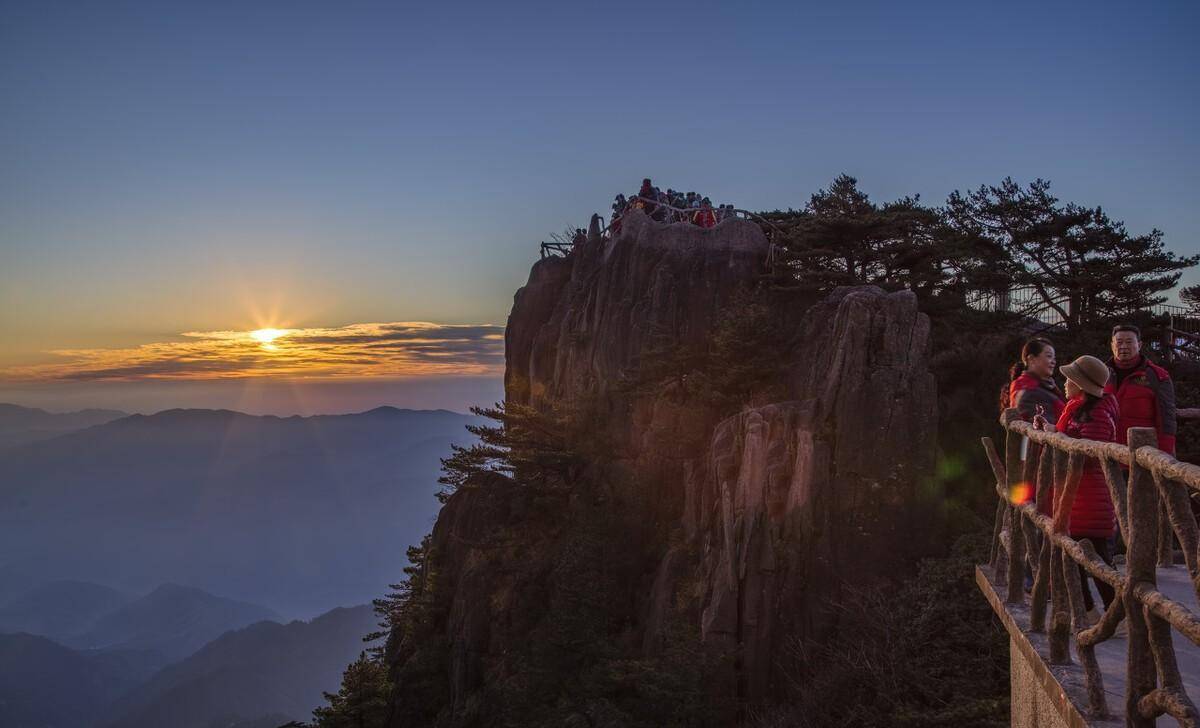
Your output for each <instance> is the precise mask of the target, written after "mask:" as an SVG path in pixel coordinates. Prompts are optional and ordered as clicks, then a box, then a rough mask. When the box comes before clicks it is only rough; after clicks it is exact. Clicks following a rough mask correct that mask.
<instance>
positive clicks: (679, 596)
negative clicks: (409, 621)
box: [389, 213, 937, 726]
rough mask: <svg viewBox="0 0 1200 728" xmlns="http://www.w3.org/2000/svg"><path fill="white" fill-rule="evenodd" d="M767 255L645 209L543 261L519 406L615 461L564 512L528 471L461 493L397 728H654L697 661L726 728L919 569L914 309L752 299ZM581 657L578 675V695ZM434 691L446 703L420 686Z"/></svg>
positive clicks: (405, 672)
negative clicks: (555, 727)
mask: <svg viewBox="0 0 1200 728" xmlns="http://www.w3.org/2000/svg"><path fill="white" fill-rule="evenodd" d="M769 253H770V250H769V244H768V242H767V240H766V239H765V237H764V236H763V234H762V232H761V231H760V229H759V228H758V227H757V226H756V225H754V224H752V223H750V222H747V221H744V220H729V221H726V222H723V223H721V224H720V225H718V226H717V227H715V228H712V229H702V228H699V227H696V226H692V225H687V224H673V225H664V224H660V223H656V222H653V221H651V220H649V219H648V218H646V217H644V216H642V215H641V214H640V213H633V214H631V215H629V216H627V217H626V219H625V221H624V224H623V225H622V228H621V231H620V234H618V235H616V236H613V237H611V238H606V237H602V236H600V235H599V234H598V231H597V230H596V226H595V225H594V226H593V229H592V230H591V231H590V232H589V235H588V238H587V240H586V242H584V243H582V244H581V245H579V246H577V247H576V249H575V250H574V252H572V253H571V254H570V255H569V256H566V257H564V258H545V259H543V260H540V261H538V262H537V263H536V264H535V265H534V266H533V269H532V271H531V272H530V277H529V281H528V283H527V284H526V286H525V287H523V288H522V289H521V290H520V291H518V292H517V294H516V297H515V300H514V305H513V309H512V313H511V315H510V317H509V322H508V328H507V331H506V356H507V367H506V372H505V385H506V397H507V402H508V403H509V404H510V405H511V404H517V405H528V406H530V407H532V408H534V409H536V410H546V411H550V410H554V411H568V412H576V413H579V412H586V417H587V420H586V422H585V423H584V424H585V425H586V426H585V428H584V431H586V432H588V433H589V437H588V439H591V440H594V441H595V442H602V443H604V447H603V455H602V456H597V455H596V450H595V449H592V450H590V451H589V452H590V453H591V455H590V458H591V460H592V461H593V462H591V463H590V467H589V468H588V470H587V475H586V477H585V478H581V481H583V480H586V481H588V485H587V486H586V487H585V486H584V485H583V484H582V482H581V484H580V485H579V487H578V488H572V489H569V490H570V494H569V495H567V496H565V497H560V496H556V497H549V496H546V495H545V494H540V493H538V492H536V491H534V490H532V489H530V488H523V487H522V486H521V482H520V474H519V473H518V474H517V478H515V479H509V478H505V477H501V476H495V477H491V476H488V477H481V478H480V479H479V480H480V481H481V482H480V483H478V484H476V487H471V488H466V489H461V490H459V491H458V492H456V493H455V494H454V495H452V496H451V497H450V499H449V500H448V502H447V503H446V506H445V507H444V508H443V510H442V513H441V515H440V517H439V518H438V522H437V524H436V526H435V529H434V533H433V537H432V548H431V552H430V553H431V556H430V561H431V564H430V566H429V568H430V569H431V570H434V571H436V573H437V584H438V596H437V597H436V599H437V600H440V602H441V604H442V607H443V608H442V609H441V610H440V611H435V612H434V613H433V614H434V616H433V617H432V618H431V619H432V628H431V632H430V634H435V635H436V639H437V640H438V641H439V644H440V645H441V647H440V648H439V649H441V652H440V653H438V655H439V656H438V657H437V658H436V659H428V655H429V652H430V649H432V648H430V646H429V645H428V644H418V642H419V640H416V639H415V638H414V637H413V636H412V635H411V634H410V635H407V636H405V637H404V639H396V640H393V642H395V643H396V644H397V645H399V646H398V647H395V648H394V649H392V650H391V651H390V655H389V657H390V659H391V661H392V664H393V677H394V678H395V679H397V682H398V687H397V690H396V694H395V696H394V699H393V703H394V704H393V721H392V722H393V725H397V726H400V725H422V724H428V723H436V724H439V725H455V726H466V725H483V724H484V723H485V722H486V721H485V719H484V718H483V716H484V715H485V714H486V713H487V712H488V711H492V710H495V709H496V706H497V705H500V704H502V703H503V704H504V705H505V710H506V711H509V712H508V713H506V714H507V715H509V716H510V718H509V719H511V716H513V715H517V714H518V713H520V715H521V716H523V718H522V720H527V721H528V723H529V724H536V723H537V722H538V721H542V722H546V723H547V724H549V723H553V722H555V721H557V722H558V724H562V723H564V722H565V723H567V724H572V723H573V722H575V721H578V724H579V725H633V724H646V725H651V724H656V721H657V722H658V723H661V722H662V721H663V719H662V718H661V716H655V715H651V714H650V713H653V711H654V710H658V709H661V706H662V703H663V702H664V701H666V702H669V699H666V698H662V697H660V698H659V699H657V700H655V699H650V698H646V699H639V698H638V697H637V696H638V695H639V694H642V697H643V698H645V695H644V693H645V692H646V690H648V688H647V687H646V686H647V685H654V684H657V683H656V682H655V681H656V680H658V681H661V680H667V681H668V682H669V681H670V680H673V679H674V678H675V677H677V675H676V673H687V672H688V671H689V669H690V667H689V665H690V664H691V662H693V661H697V660H698V661H700V662H703V663H704V664H706V665H710V666H712V669H711V670H705V671H702V672H703V674H697V675H694V676H692V677H694V678H695V681H696V682H694V683H689V684H691V685H700V686H701V687H700V694H702V695H705V696H708V697H712V696H719V697H721V698H722V699H724V698H728V700H727V701H725V702H723V703H722V706H721V709H722V710H725V711H727V712H725V713H720V712H719V711H718V712H716V713H710V714H709V715H710V716H712V717H711V720H712V721H714V723H715V724H721V723H722V721H727V720H729V719H730V717H731V716H736V715H739V714H741V713H742V711H743V710H744V708H745V706H747V705H751V704H754V703H759V702H762V701H766V700H770V699H771V698H772V697H774V696H775V695H777V694H778V689H779V687H780V683H781V682H782V680H783V679H784V676H783V674H782V670H783V668H782V666H783V665H784V663H785V662H786V660H785V659H784V658H785V653H786V651H787V650H788V646H789V645H791V644H795V641H796V640H802V639H810V638H815V639H819V638H820V637H821V635H822V634H823V633H825V632H827V631H828V630H830V629H832V628H834V627H835V625H836V613H835V611H834V610H832V609H831V605H833V604H836V603H837V601H838V599H839V595H840V594H841V593H842V591H843V590H845V589H847V588H853V587H854V586H855V585H856V584H863V583H867V582H871V581H873V580H877V579H881V578H888V577H889V576H894V575H895V574H896V573H898V572H899V571H902V570H903V568H904V567H905V565H906V564H907V563H909V562H910V561H911V556H910V550H909V548H908V544H909V541H910V540H911V534H912V533H913V532H914V530H919V529H920V528H921V527H922V523H921V522H920V520H921V518H922V515H921V511H920V510H919V509H918V508H916V507H915V504H916V503H917V502H918V497H917V496H918V490H919V488H920V487H921V485H922V483H923V482H924V481H925V480H926V479H928V478H929V477H930V475H931V473H932V470H933V460H934V452H935V447H936V432H935V430H936V421H937V417H936V414H937V412H936V397H935V385H934V380H933V377H932V375H931V374H930V373H929V368H928V364H929V362H928V356H929V352H928V350H929V322H928V320H927V318H926V317H925V316H924V315H923V314H921V313H919V312H918V311H917V303H916V299H915V297H913V296H912V295H911V294H910V293H906V292H900V293H891V294H888V293H885V292H884V291H881V290H879V289H877V288H873V287H862V288H850V289H839V290H838V291H836V292H835V293H834V294H833V295H831V296H830V297H828V298H827V299H825V300H823V301H820V302H817V303H815V304H813V305H802V304H801V303H799V302H797V301H796V300H795V299H791V298H787V297H779V296H772V295H771V294H769V293H762V291H763V290H764V286H763V285H762V283H761V281H762V278H763V276H764V274H765V273H767V266H768V257H769ZM747 301H750V303H749V304H748V303H747ZM755 307H757V308H755ZM744 310H754V311H758V312H759V314H758V315H757V317H756V318H743V319H741V322H742V323H741V325H740V327H739V326H737V325H730V323H729V322H730V320H731V317H736V316H738V315H740V313H741V312H743V311H744ZM762 311H765V315H762ZM747 322H749V323H747ZM766 330H769V333H770V334H771V337H770V338H769V339H765V340H769V341H771V342H775V344H773V347H774V348H772V349H771V350H770V352H769V354H768V353H767V352H764V351H760V350H757V348H761V347H756V346H754V345H752V344H753V342H756V341H759V340H760V338H757V337H759V335H760V334H763V333H764V331H766ZM730 332H732V333H730ZM739 332H740V333H739ZM738 336H744V337H745V338H744V339H739V338H738ZM740 341H745V342H748V343H747V344H746V345H745V349H746V350H745V351H744V352H742V351H740V350H739V348H738V346H739V343H738V342H740ZM731 342H732V343H731ZM716 349H721V350H722V351H724V352H726V354H725V358H719V357H713V356H712V354H711V352H712V351H713V350H716ZM729 351H732V352H734V354H733V356H732V358H731V357H730V356H729V354H728V352H729ZM743 354H744V355H743ZM745 362H753V363H754V365H753V366H752V367H749V368H747V369H745V370H743V369H738V367H741V366H743V365H744V364H745ZM744 382H752V384H750V385H746V386H741V385H742V384H743V383H744ZM715 390H721V391H715ZM731 392H733V393H736V397H737V399H736V400H734V401H733V403H732V405H731V399H730V397H731V396H732V395H730V393H731ZM482 481H487V482H482ZM432 639H433V638H427V639H425V640H424V643H429V642H430V641H431V640H432ZM693 639H694V641H695V642H696V644H698V645H699V647H695V646H694V645H691V642H690V640H693ZM681 645H682V646H681ZM693 648H694V649H696V650H699V652H695V653H693V652H689V651H688V650H690V649H693ZM555 650H558V652H554V651H555ZM551 653H553V654H551ZM681 655H682V657H681ZM696 655H700V657H696ZM571 660H575V662H574V663H570V661H571ZM418 663H419V664H418ZM567 663H570V664H572V667H571V668H570V669H571V670H576V671H579V674H580V675H582V677H572V678H571V679H570V681H567V682H564V678H563V677H562V676H561V675H560V674H558V673H561V672H563V668H562V667H561V665H562V664H567ZM601 664H602V665H603V666H604V669H603V670H598V669H597V667H596V666H597V665H601ZM556 665H557V666H558V667H555V666H556ZM631 665H638V666H640V667H639V668H638V669H639V670H641V671H642V672H641V673H639V675H640V677H638V678H637V680H634V681H632V682H624V681H623V678H622V677H621V676H622V675H624V674H625V672H626V671H629V670H632V668H631V667H630V666H631ZM439 675H440V676H441V677H439ZM614 675H616V677H614ZM664 675H666V677H663V676H664ZM439 680H440V684H441V685H442V686H443V688H444V692H438V693H437V695H440V696H441V697H440V698H436V697H433V693H430V692H429V691H428V690H426V691H425V692H421V691H418V690H416V689H414V688H413V686H414V685H426V684H430V685H432V684H438V683H439ZM544 685H554V686H555V688H554V689H553V690H546V691H543V692H539V690H538V688H539V686H544ZM672 690H674V691H675V693H676V694H677V697H678V698H679V699H680V700H682V699H683V698H682V695H683V694H684V692H685V691H684V688H683V687H680V686H678V685H676V686H675V687H673V688H672ZM551 693H552V694H551ZM514 696H515V697H514ZM631 696H632V697H631ZM706 699H707V698H706ZM415 701H426V703H427V705H426V706H425V709H423V710H417V709H416V708H415V707H414V702H415ZM522 701H524V704H523V703H522ZM435 703H436V705H435ZM514 706H516V707H514ZM646 706H656V707H654V708H648V707H646ZM513 711H517V712H513ZM647 711H650V712H649V713H648V712H647ZM671 715H675V716H678V713H677V712H676V713H671ZM536 716H540V717H536ZM495 719H496V718H495V715H493V718H492V720H495Z"/></svg>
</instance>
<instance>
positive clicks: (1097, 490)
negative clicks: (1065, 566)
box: [1051, 393, 1121, 539]
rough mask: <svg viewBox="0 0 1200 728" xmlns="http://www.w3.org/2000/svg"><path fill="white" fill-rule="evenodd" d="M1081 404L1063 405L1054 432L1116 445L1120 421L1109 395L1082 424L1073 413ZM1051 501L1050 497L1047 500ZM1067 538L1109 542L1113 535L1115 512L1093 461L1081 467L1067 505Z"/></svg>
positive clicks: (1078, 398) (1101, 473) (1081, 399)
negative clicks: (1068, 507)
mask: <svg viewBox="0 0 1200 728" xmlns="http://www.w3.org/2000/svg"><path fill="white" fill-rule="evenodd" d="M1084 401H1085V397H1084V395H1082V394H1080V395H1077V396H1075V397H1072V398H1071V399H1070V400H1068V401H1067V406H1066V407H1065V408H1064V409H1063V413H1062V416H1061V417H1059V419H1058V425H1057V426H1056V429H1057V430H1058V431H1059V432H1061V433H1063V434H1065V435H1069V436H1071V437H1081V438H1086V439H1088V440H1099V441H1101V442H1117V422H1118V421H1119V420H1120V417H1121V413H1120V405H1119V404H1118V403H1117V398H1116V396H1114V395H1113V394H1111V393H1106V394H1105V395H1104V397H1103V398H1102V399H1101V400H1100V401H1099V402H1097V403H1096V406H1094V407H1092V411H1091V412H1090V413H1089V415H1088V417H1087V420H1086V421H1085V422H1077V421H1076V420H1075V413H1076V412H1077V411H1078V410H1079V408H1080V407H1081V406H1083V403H1084ZM1051 499H1053V495H1052V496H1051ZM1068 531H1069V533H1070V536H1071V538H1085V537H1092V538H1104V539H1107V538H1112V537H1113V535H1114V534H1116V532H1117V516H1116V510H1115V509H1114V508H1113V503H1112V497H1111V496H1110V495H1109V492H1108V483H1107V482H1106V481H1105V479H1104V470H1103V469H1101V467H1100V462H1099V461H1098V460H1096V458H1087V459H1086V460H1085V461H1084V463H1083V476H1082V477H1081V478H1080V479H1079V489H1078V490H1076V491H1075V501H1074V503H1072V504H1071V519H1070V525H1069V527H1068Z"/></svg>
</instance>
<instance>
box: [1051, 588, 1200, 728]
mask: <svg viewBox="0 0 1200 728" xmlns="http://www.w3.org/2000/svg"><path fill="white" fill-rule="evenodd" d="M1118 568H1119V569H1120V570H1121V571H1122V572H1124V567H1123V566H1121V567H1118ZM1088 584H1089V585H1090V587H1091V589H1092V595H1093V597H1095V600H1096V604H1097V605H1099V604H1101V601H1100V598H1099V597H1098V596H1096V587H1095V584H1093V583H1092V580H1091V579H1088ZM1158 590H1159V591H1161V592H1162V593H1164V594H1166V595H1167V596H1168V597H1170V598H1172V599H1174V600H1176V601H1178V602H1182V603H1183V604H1186V605H1187V607H1188V608H1189V609H1191V610H1192V611H1193V612H1195V613H1197V614H1200V606H1198V605H1197V603H1196V592H1195V590H1193V589H1192V584H1191V581H1190V580H1189V579H1188V573H1187V567H1185V566H1183V565H1177V566H1173V567H1171V568H1167V569H1159V570H1158ZM1171 637H1172V641H1173V643H1174V645H1175V658H1176V659H1177V660H1178V661H1179V672H1180V674H1182V675H1183V685H1184V688H1185V689H1186V690H1187V693H1188V695H1189V696H1190V697H1191V698H1192V701H1193V702H1200V647H1197V646H1196V645H1194V644H1192V642H1191V640H1189V639H1188V638H1186V637H1184V636H1183V635H1181V634H1179V633H1178V632H1175V631H1172V633H1171ZM1072 653H1074V648H1072ZM1074 657H1075V659H1076V660H1078V656H1077V655H1074ZM1096 659H1097V660H1098V661H1099V662H1100V671H1101V672H1102V673H1103V674H1104V692H1106V693H1108V708H1109V710H1111V711H1112V712H1113V713H1115V714H1117V715H1122V714H1123V713H1124V710H1125V637H1124V635H1122V634H1121V633H1119V632H1118V633H1117V634H1115V635H1113V636H1112V638H1111V639H1107V640H1105V641H1104V642H1102V643H1100V644H1099V645H1097V646H1096ZM1158 725H1162V726H1173V725H1178V723H1176V721H1175V719H1174V718H1171V717H1169V716H1163V717H1161V718H1159V719H1158Z"/></svg>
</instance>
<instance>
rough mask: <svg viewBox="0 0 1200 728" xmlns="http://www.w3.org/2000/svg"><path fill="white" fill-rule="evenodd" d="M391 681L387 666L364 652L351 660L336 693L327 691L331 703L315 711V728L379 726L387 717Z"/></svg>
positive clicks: (327, 697)
mask: <svg viewBox="0 0 1200 728" xmlns="http://www.w3.org/2000/svg"><path fill="white" fill-rule="evenodd" d="M390 691H391V683H389V682H388V679H387V667H386V666H384V665H383V664H382V663H380V662H379V661H378V660H373V659H371V658H370V657H368V656H367V654H366V653H365V652H364V653H362V654H360V655H359V656H358V659H357V660H355V661H354V662H352V663H350V666H349V667H347V668H346V672H345V674H344V675H343V676H342V687H341V689H339V690H338V691H337V692H336V693H325V699H326V700H327V701H329V705H328V707H322V708H317V709H316V710H314V711H313V719H314V723H313V725H314V726H315V728H378V727H379V726H383V725H384V724H385V722H386V720H387V708H388V695H389V693H390Z"/></svg>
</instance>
